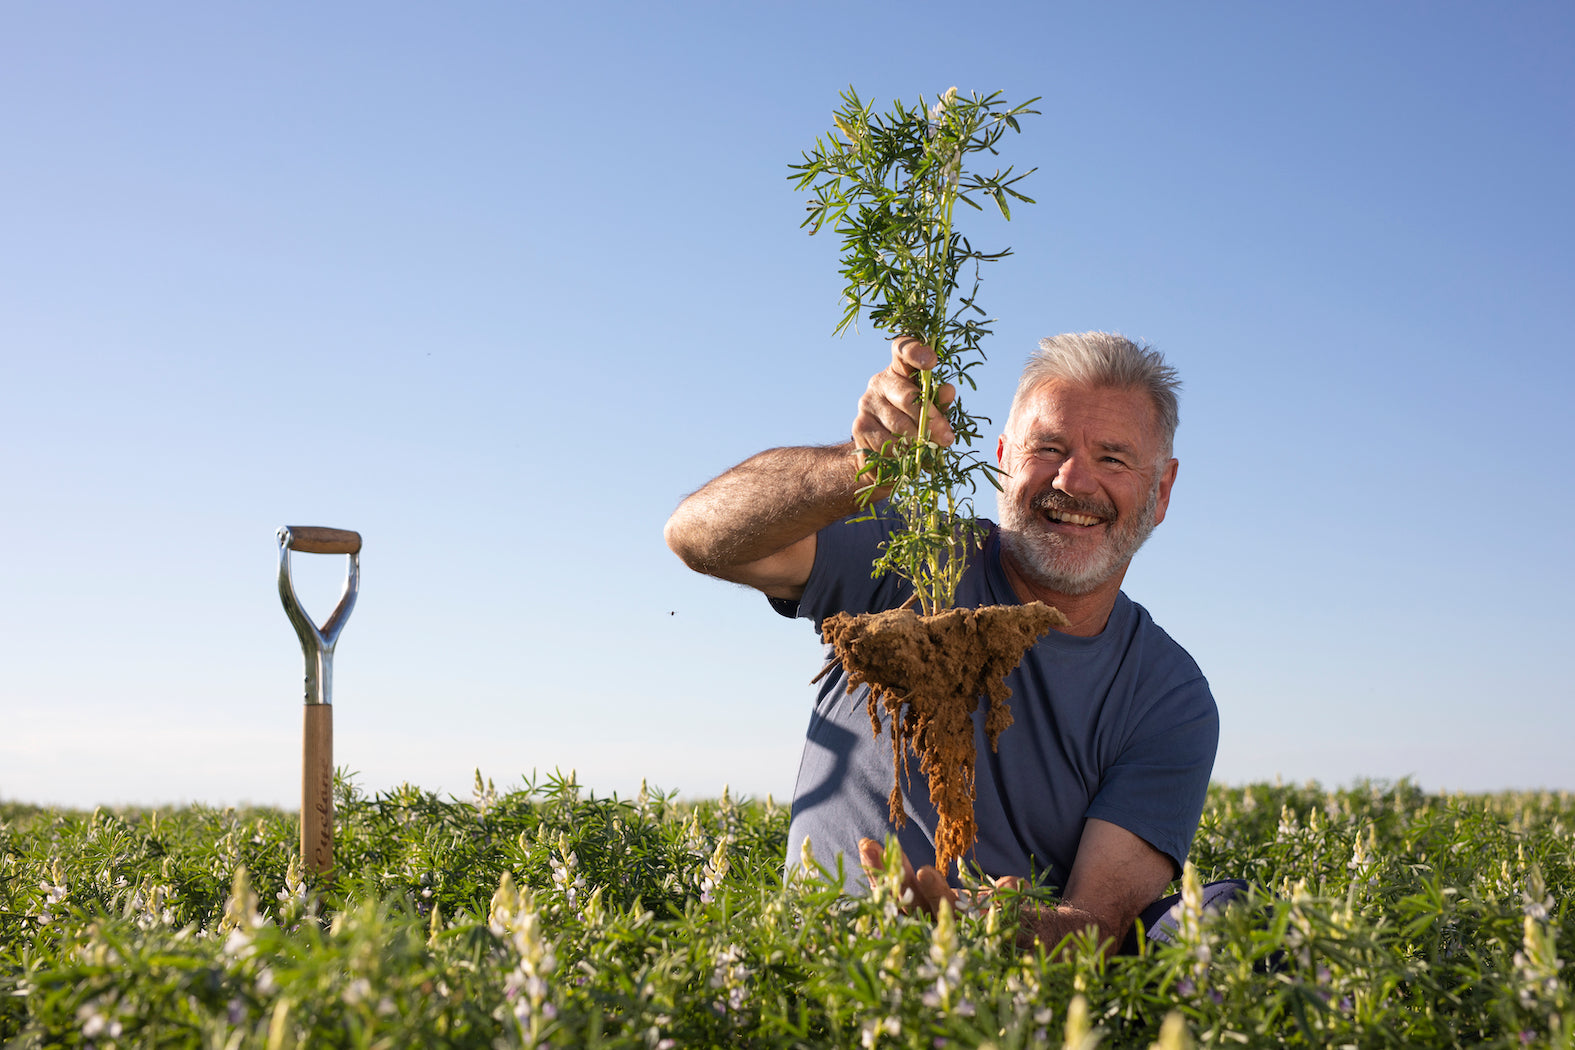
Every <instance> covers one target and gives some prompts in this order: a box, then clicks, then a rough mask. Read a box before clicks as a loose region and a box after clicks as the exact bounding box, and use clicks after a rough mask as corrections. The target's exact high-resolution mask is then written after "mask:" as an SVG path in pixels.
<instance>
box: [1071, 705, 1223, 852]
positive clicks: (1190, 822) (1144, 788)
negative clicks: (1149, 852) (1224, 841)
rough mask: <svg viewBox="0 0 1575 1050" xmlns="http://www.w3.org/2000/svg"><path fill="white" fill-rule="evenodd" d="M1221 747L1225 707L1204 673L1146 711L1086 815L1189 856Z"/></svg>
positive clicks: (1100, 786)
mask: <svg viewBox="0 0 1575 1050" xmlns="http://www.w3.org/2000/svg"><path fill="white" fill-rule="evenodd" d="M1218 747H1219V712H1218V710H1217V709H1216V707H1215V704H1214V696H1213V694H1212V693H1211V692H1210V691H1209V684H1208V682H1207V680H1205V679H1204V678H1202V677H1201V676H1199V677H1197V678H1195V679H1192V680H1191V681H1188V682H1186V683H1184V684H1182V685H1180V686H1178V687H1176V688H1175V689H1172V690H1171V691H1170V692H1169V693H1167V694H1166V695H1165V696H1163V697H1161V698H1160V699H1159V701H1157V702H1156V703H1155V704H1154V705H1153V706H1152V707H1150V708H1149V710H1148V711H1147V712H1145V714H1144V717H1143V719H1142V720H1141V722H1140V724H1139V726H1138V727H1137V730H1136V731H1135V732H1134V734H1133V736H1132V738H1131V739H1130V740H1129V741H1128V742H1127V744H1126V746H1125V747H1124V748H1123V749H1122V751H1121V753H1120V755H1119V756H1117V759H1116V761H1115V762H1114V763H1113V764H1112V765H1111V766H1110V767H1109V768H1108V769H1107V770H1106V771H1105V774H1104V777H1103V778H1102V780H1101V782H1100V785H1099V790H1098V793H1097V794H1096V795H1095V796H1094V800H1093V802H1091V803H1090V804H1089V807H1088V811H1087V813H1086V816H1089V817H1094V818H1097V819H1099V820H1104V821H1108V822H1109V823H1111V824H1115V825H1117V826H1119V827H1122V828H1125V829H1126V830H1128V831H1130V832H1132V833H1133V834H1134V835H1136V836H1138V837H1139V838H1141V839H1143V841H1145V842H1147V843H1148V844H1149V845H1151V846H1153V847H1154V848H1155V849H1157V850H1159V851H1160V852H1161V853H1163V854H1165V855H1166V856H1167V857H1169V858H1170V860H1171V863H1172V864H1173V865H1174V866H1175V871H1176V874H1177V875H1179V874H1181V868H1182V865H1183V864H1184V863H1186V860H1187V853H1188V852H1189V851H1190V850H1191V848H1192V838H1193V836H1194V835H1195V834H1196V833H1197V828H1198V820H1199V819H1200V818H1201V817H1202V815H1203V805H1204V803H1205V801H1207V796H1208V791H1209V777H1210V776H1211V775H1212V773H1213V770H1214V755H1215V752H1216V750H1217V749H1218Z"/></svg>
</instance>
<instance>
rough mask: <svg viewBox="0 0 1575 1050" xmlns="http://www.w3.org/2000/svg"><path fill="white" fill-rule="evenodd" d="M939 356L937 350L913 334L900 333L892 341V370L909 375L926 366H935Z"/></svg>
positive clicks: (904, 375) (898, 373) (901, 374)
mask: <svg viewBox="0 0 1575 1050" xmlns="http://www.w3.org/2000/svg"><path fill="white" fill-rule="evenodd" d="M938 360H939V358H937V357H936V356H935V351H934V350H931V349H930V348H929V347H928V346H925V345H924V340H922V339H915V338H914V337H913V336H911V335H900V336H898V337H897V338H895V339H893V340H892V341H891V371H892V372H893V373H895V374H897V375H900V376H903V377H907V376H911V375H912V374H913V373H914V372H916V371H920V370H922V369H926V368H934V367H935V362H936V361H938Z"/></svg>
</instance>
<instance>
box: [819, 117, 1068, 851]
mask: <svg viewBox="0 0 1575 1050" xmlns="http://www.w3.org/2000/svg"><path fill="white" fill-rule="evenodd" d="M842 101H843V105H842V107H841V108H840V109H838V110H837V111H836V112H835V114H834V115H833V117H832V119H833V122H834V123H835V125H836V127H835V130H834V131H832V132H830V133H829V134H828V135H826V136H824V137H822V138H820V139H818V140H817V141H816V144H815V149H814V150H813V151H811V152H808V153H805V154H804V162H803V163H802V164H794V165H791V167H792V170H793V171H794V174H793V175H792V176H791V178H792V179H793V180H794V181H795V184H796V186H797V188H798V189H800V190H809V191H811V193H812V194H813V197H812V199H811V200H810V203H809V215H808V217H807V218H806V219H805V220H804V223H803V225H804V226H806V227H808V228H809V231H810V233H811V234H814V233H817V232H819V231H820V230H822V229H826V228H830V229H832V230H834V231H836V232H837V233H838V234H839V235H841V237H842V248H843V255H842V275H843V277H844V279H845V280H846V287H845V289H844V292H843V296H844V306H845V309H844V313H843V316H842V320H841V322H840V323H839V324H838V325H837V328H836V331H837V332H838V333H841V332H844V331H846V330H847V329H848V327H849V326H851V325H853V324H854V323H855V322H856V321H857V320H858V318H859V317H860V316H861V315H867V317H868V319H869V321H870V323H871V324H873V325H874V326H875V327H876V328H879V329H882V330H884V331H886V332H887V333H889V334H891V335H893V336H898V337H900V336H912V337H915V338H918V339H921V340H923V341H924V343H925V344H927V345H928V346H929V347H930V348H931V349H932V350H933V351H934V352H935V355H936V358H937V362H936V364H935V366H934V367H933V368H930V369H925V370H921V371H920V372H919V373H918V374H917V375H916V376H915V380H916V382H917V384H918V386H919V402H918V409H919V421H918V426H917V429H916V433H915V434H914V435H913V436H911V437H909V436H902V437H897V438H894V439H893V440H891V441H888V442H887V443H886V444H885V446H884V447H882V448H881V449H879V450H874V451H867V452H866V453H865V458H864V462H863V465H862V468H861V470H860V477H861V478H863V479H864V487H863V488H862V489H861V491H860V494H859V506H860V508H861V510H862V513H863V516H864V518H866V519H867V518H871V517H875V516H877V515H882V516H885V515H890V516H891V517H892V518H893V520H894V525H895V527H894V529H893V531H892V532H891V534H890V536H889V538H888V539H887V541H886V542H885V544H884V545H883V547H882V549H881V552H880V554H879V556H878V557H877V558H876V560H875V563H874V566H873V572H874V574H875V575H883V574H886V573H896V574H898V575H899V576H901V577H903V578H904V579H906V580H908V581H909V582H910V583H911V584H912V585H913V589H914V596H915V601H916V602H917V604H918V607H919V611H918V613H914V612H913V611H912V610H910V609H907V608H904V609H900V610H892V611H889V612H883V613H875V614H866V615H862V616H849V615H847V614H837V615H835V616H832V617H828V618H827V619H826V621H825V622H824V623H823V624H822V627H821V631H822V635H823V636H824V637H825V639H826V641H827V642H828V643H830V644H831V645H832V646H833V647H834V648H835V649H836V652H837V656H838V658H839V659H840V660H841V661H842V664H843V667H844V668H845V669H846V670H847V673H848V684H849V688H850V689H851V688H853V687H854V686H855V685H857V684H860V683H868V684H869V686H870V720H871V724H872V726H873V728H874V731H875V732H876V734H877V735H878V734H879V732H880V728H881V714H882V712H884V713H885V715H886V719H887V722H888V724H889V725H890V727H891V737H892V753H893V764H894V766H895V772H894V780H895V783H894V784H893V787H892V793H891V800H890V808H891V818H892V822H893V823H894V824H897V825H898V826H900V825H901V824H902V822H903V819H904V814H903V807H902V791H901V784H902V780H903V778H904V776H905V775H906V772H907V768H908V760H907V750H906V749H907V746H909V745H911V747H912V750H913V752H914V753H915V754H917V755H918V757H919V768H920V771H921V772H922V773H923V774H924V775H925V777H926V778H927V779H928V781H929V784H930V797H931V800H932V801H933V802H934V803H935V807H936V810H937V812H938V814H939V816H940V826H939V828H938V829H937V834H936V866H937V867H939V868H941V869H942V870H943V871H944V870H947V869H948V868H949V867H950V865H951V862H952V861H954V860H956V859H957V858H958V857H960V856H962V854H963V853H965V852H966V851H967V850H968V848H970V847H971V845H972V844H973V841H974V838H975V834H976V828H975V824H974V818H973V799H974V770H975V762H976V754H975V750H974V747H973V719H972V715H973V712H974V711H975V710H976V709H977V707H978V702H979V697H980V696H981V695H984V696H987V697H988V698H989V701H990V711H989V713H988V716H987V718H986V732H987V735H988V737H989V741H990V745H991V746H992V747H994V746H995V742H996V739H997V737H998V736H999V734H1000V732H1001V730H1003V729H1005V728H1006V727H1007V726H1009V725H1010V724H1011V721H1012V716H1011V712H1010V709H1009V708H1008V707H1007V706H1006V698H1007V696H1009V695H1010V692H1011V691H1010V689H1009V688H1007V686H1006V685H1005V683H1004V678H1005V676H1006V675H1007V674H1008V673H1009V672H1010V671H1011V670H1012V668H1013V667H1015V666H1016V665H1017V663H1018V662H1019V661H1020V660H1021V659H1022V655H1023V653H1024V652H1025V651H1026V650H1027V649H1028V647H1029V646H1031V645H1032V644H1033V643H1034V641H1035V640H1036V639H1037V638H1039V637H1040V636H1041V635H1043V634H1044V633H1045V632H1046V631H1048V630H1049V629H1050V628H1051V627H1053V626H1061V625H1064V624H1065V622H1066V621H1065V619H1064V618H1063V617H1062V616H1061V614H1060V613H1059V612H1057V611H1056V610H1054V609H1051V608H1049V607H1047V606H1044V605H1041V604H1040V603H1037V602H1036V603H1032V604H1030V605H1026V606H1010V607H1005V608H997V609H989V610H985V609H979V610H975V609H954V608H953V603H954V601H955V598H956V593H957V585H958V583H959V582H960V581H961V579H962V575H963V572H964V571H965V569H966V567H967V562H968V555H969V553H970V551H971V550H972V549H974V548H976V547H977V546H978V545H979V544H980V543H981V542H982V540H983V533H982V530H981V528H980V527H979V525H978V523H977V519H976V516H975V514H974V510H973V501H972V498H971V496H972V493H974V492H975V491H976V490H977V487H978V486H977V480H978V478H979V476H980V475H983V477H984V478H985V479H986V480H987V481H989V482H990V483H991V484H992V485H994V484H996V480H995V476H994V472H995V467H994V466H993V465H991V464H990V463H988V462H986V461H985V460H984V459H982V458H981V457H980V456H979V455H978V453H976V452H974V451H972V449H971V446H972V445H973V442H974V440H975V439H976V438H978V436H979V423H980V421H981V420H980V417H977V416H974V415H971V414H970V413H968V412H967V411H966V410H965V409H964V407H963V405H962V403H961V400H960V399H954V400H953V401H952V402H951V403H950V404H949V405H940V404H938V403H937V401H938V398H937V394H938V392H939V391H940V390H941V389H942V387H943V385H944V384H946V383H952V384H953V385H954V386H958V387H960V385H961V384H962V383H966V384H967V385H968V387H969V388H970V389H974V388H975V384H974V381H973V378H972V376H971V375H970V374H969V373H970V371H971V370H972V369H973V368H974V367H975V366H977V365H978V364H979V363H980V362H981V361H982V360H983V359H984V353H983V350H982V349H981V348H980V345H979V344H980V340H981V339H982V338H983V337H984V336H986V335H988V334H989V332H990V330H989V327H988V326H989V324H990V321H989V319H988V318H987V316H986V315H985V313H984V311H983V309H981V308H980V307H979V305H978V303H977V296H978V290H979V269H980V265H981V264H983V263H986V262H994V261H996V260H999V259H1002V258H1004V257H1006V256H1007V255H1009V254H1010V251H1009V250H1003V251H998V252H986V251H981V250H979V249H977V248H975V247H974V246H973V245H972V243H970V242H969V240H968V239H967V238H966V237H965V236H963V234H962V233H961V232H960V231H959V230H958V229H957V228H956V224H955V221H954V220H955V219H956V208H957V205H958V204H959V203H961V204H966V205H968V206H969V207H971V208H974V209H975V210H982V206H981V204H980V199H982V198H989V200H990V201H992V202H993V203H994V204H995V206H996V207H997V208H998V209H999V211H1000V213H1001V215H1002V216H1003V217H1005V218H1007V219H1010V218H1011V206H1010V202H1011V201H1014V200H1015V201H1023V202H1027V203H1032V200H1031V199H1030V198H1028V197H1026V196H1024V195H1023V194H1022V193H1020V192H1018V191H1017V190H1016V189H1015V188H1014V187H1015V185H1016V184H1017V183H1018V182H1019V181H1020V180H1021V179H1023V178H1025V177H1026V176H1027V175H1029V174H1032V171H1029V172H1024V173H1022V174H1020V175H1013V173H1012V169H1011V167H1010V166H1008V167H1007V168H1006V169H1005V170H1004V171H1003V170H999V169H997V170H996V171H994V172H993V173H991V174H989V175H985V174H982V173H980V172H977V171H973V170H970V169H969V167H968V162H969V160H970V155H974V154H981V153H988V154H989V155H991V156H995V155H997V150H996V145H997V144H998V143H999V142H1000V140H1001V139H1002V137H1004V136H1005V135H1006V133H1007V132H1008V131H1018V130H1020V129H1019V127H1018V118H1019V117H1021V116H1023V115H1025V114H1030V113H1034V112H1036V111H1035V110H1032V109H1029V108H1028V107H1029V106H1031V105H1033V103H1034V102H1036V101H1038V100H1037V99H1031V100H1029V101H1028V102H1027V103H1024V104H1023V105H1019V106H1012V105H1010V104H1008V103H1007V102H1005V101H1004V100H1003V99H1002V98H1001V96H1000V93H999V92H996V93H994V94H990V95H986V96H980V95H978V94H974V95H971V96H968V97H963V96H960V95H959V94H958V93H957V89H956V88H952V89H950V90H949V91H947V92H945V93H944V94H942V95H941V96H940V97H939V98H938V99H937V100H936V101H935V103H934V104H933V105H931V106H926V104H925V100H924V99H923V98H922V97H921V98H920V99H919V101H918V104H917V105H915V106H908V105H905V104H904V103H902V102H900V101H898V102H895V103H893V109H892V111H891V112H890V113H887V114H879V113H876V112H875V110H874V107H873V106H872V105H870V104H867V103H865V102H863V101H861V100H860V99H859V97H858V95H857V94H856V93H855V92H854V91H853V90H852V89H849V90H848V91H846V92H844V93H843V95H842ZM970 268H971V269H972V274H971V276H970V283H969V284H968V290H967V291H966V293H965V292H963V291H962V283H961V281H962V278H963V276H964V275H965V274H966V272H967V271H968V270H969V269H970ZM954 299H955V304H954ZM942 414H943V415H944V417H945V419H946V421H947V423H948V424H949V425H950V426H951V429H952V432H953V434H954V435H955V436H956V440H955V441H954V443H953V444H951V445H949V446H947V447H941V446H940V445H938V444H937V443H936V442H934V441H932V440H930V439H929V433H930V423H931V420H933V419H934V418H935V417H936V416H937V415H942Z"/></svg>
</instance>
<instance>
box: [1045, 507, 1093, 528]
mask: <svg viewBox="0 0 1575 1050" xmlns="http://www.w3.org/2000/svg"><path fill="white" fill-rule="evenodd" d="M1050 520H1051V521H1059V522H1064V523H1065V524H1068V525H1098V524H1099V519H1098V518H1091V517H1089V516H1088V515H1087V514H1069V513H1067V512H1066V511H1063V510H1052V511H1051V512H1050Z"/></svg>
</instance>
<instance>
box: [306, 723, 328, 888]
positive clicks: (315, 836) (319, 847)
mask: <svg viewBox="0 0 1575 1050" xmlns="http://www.w3.org/2000/svg"><path fill="white" fill-rule="evenodd" d="M305 710H306V725H305V731H304V732H303V734H302V737H301V739H302V762H301V860H302V861H303V862H304V863H305V864H306V867H307V870H309V871H314V872H317V873H318V874H323V873H325V872H327V871H328V870H329V869H330V868H332V867H333V866H334V708H333V705H332V704H307V705H306V708H305Z"/></svg>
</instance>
